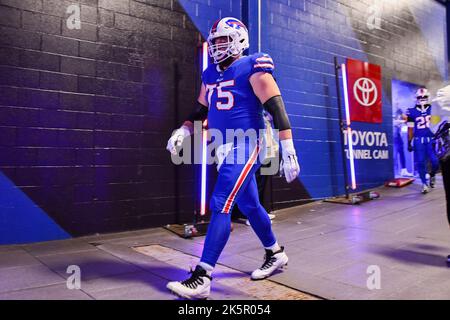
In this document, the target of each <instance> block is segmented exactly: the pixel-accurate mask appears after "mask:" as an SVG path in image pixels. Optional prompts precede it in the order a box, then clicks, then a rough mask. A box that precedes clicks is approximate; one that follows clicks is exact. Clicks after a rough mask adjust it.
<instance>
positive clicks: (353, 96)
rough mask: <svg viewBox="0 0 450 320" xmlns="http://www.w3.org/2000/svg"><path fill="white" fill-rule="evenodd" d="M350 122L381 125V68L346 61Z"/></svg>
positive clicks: (350, 60) (349, 60)
mask: <svg viewBox="0 0 450 320" xmlns="http://www.w3.org/2000/svg"><path fill="white" fill-rule="evenodd" d="M347 85H348V86H347V87H348V98H349V104H350V106H349V107H350V120H351V121H361V122H372V123H381V122H382V121H383V120H382V110H381V67H380V66H379V65H376V64H370V63H368V62H364V61H359V60H353V59H347Z"/></svg>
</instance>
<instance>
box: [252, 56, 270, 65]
mask: <svg viewBox="0 0 450 320" xmlns="http://www.w3.org/2000/svg"><path fill="white" fill-rule="evenodd" d="M256 62H270V63H272V64H273V60H272V58H269V57H261V58H257V59H256Z"/></svg>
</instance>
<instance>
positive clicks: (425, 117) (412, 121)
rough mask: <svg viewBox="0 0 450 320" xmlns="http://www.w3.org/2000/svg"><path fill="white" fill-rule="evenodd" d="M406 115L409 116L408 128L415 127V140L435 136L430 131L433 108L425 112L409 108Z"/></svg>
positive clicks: (416, 108) (417, 108)
mask: <svg viewBox="0 0 450 320" xmlns="http://www.w3.org/2000/svg"><path fill="white" fill-rule="evenodd" d="M406 115H407V116H408V127H414V137H415V138H424V137H433V136H434V134H433V132H432V131H431V129H430V124H431V106H429V107H428V108H427V110H425V111H422V110H421V109H420V107H414V108H409V109H408V111H407V112H406Z"/></svg>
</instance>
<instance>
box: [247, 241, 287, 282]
mask: <svg viewBox="0 0 450 320" xmlns="http://www.w3.org/2000/svg"><path fill="white" fill-rule="evenodd" d="M288 260H289V259H288V256H287V255H286V253H284V247H281V250H278V251H277V252H272V250H268V249H266V255H265V256H264V263H263V265H262V266H261V267H260V268H259V269H256V270H255V271H253V272H252V276H251V278H252V280H262V279H265V278H267V277H270V276H271V275H272V273H274V272H275V271H276V270H278V269H282V268H283V267H284V266H286V265H287V263H288Z"/></svg>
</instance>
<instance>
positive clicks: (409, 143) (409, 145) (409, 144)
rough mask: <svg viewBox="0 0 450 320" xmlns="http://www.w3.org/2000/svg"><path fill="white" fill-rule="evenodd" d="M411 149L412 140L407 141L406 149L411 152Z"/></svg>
mask: <svg viewBox="0 0 450 320" xmlns="http://www.w3.org/2000/svg"><path fill="white" fill-rule="evenodd" d="M413 150H414V149H413V146H412V141H408V151H409V152H412V151H413Z"/></svg>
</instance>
